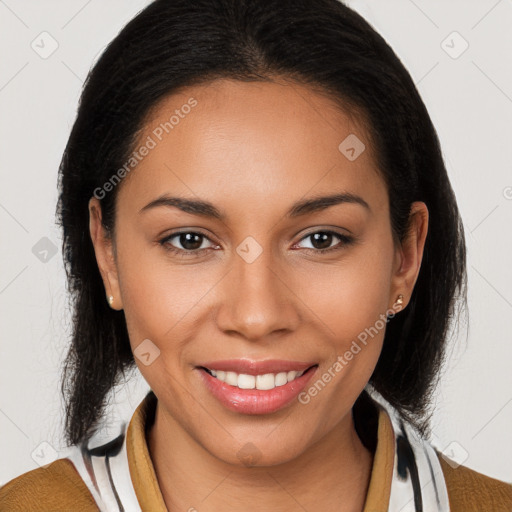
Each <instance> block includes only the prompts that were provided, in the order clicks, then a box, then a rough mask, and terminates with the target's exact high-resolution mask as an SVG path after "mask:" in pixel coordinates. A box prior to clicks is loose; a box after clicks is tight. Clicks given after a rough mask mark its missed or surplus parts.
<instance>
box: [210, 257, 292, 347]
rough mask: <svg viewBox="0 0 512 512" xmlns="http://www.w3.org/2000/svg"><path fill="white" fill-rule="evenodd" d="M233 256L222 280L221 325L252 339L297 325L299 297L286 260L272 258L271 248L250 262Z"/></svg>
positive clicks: (220, 298)
mask: <svg viewBox="0 0 512 512" xmlns="http://www.w3.org/2000/svg"><path fill="white" fill-rule="evenodd" d="M232 259H233V262H232V267H231V270H230V272H229V273H228V275H227V276H226V278H225V279H223V280H222V284H221V286H222V288H221V293H220V295H219V307H218V310H217V317H216V321H217V325H218V328H219V329H220V330H222V331H223V332H225V333H227V334H231V335H234V334H238V335H239V336H240V337H243V338H245V339H247V340H250V341H261V340H263V339H264V338H268V337H269V336H270V335H272V334H277V333H281V334H284V333H286V332H288V333H289V332H293V331H294V330H295V329H297V326H298V324H299V322H300V312H299V310H300V300H298V297H297V296H296V295H295V294H294V293H293V288H294V286H293V282H292V278H291V275H290V271H289V269H286V268H283V267H284V266H285V264H283V263H282V262H281V263H280V264H279V263H278V262H277V260H273V258H272V254H271V251H270V250H269V249H267V250H263V252H262V253H261V254H260V255H259V257H258V258H257V259H256V260H255V261H252V262H250V263H249V262H248V261H246V260H245V259H244V258H243V257H240V256H239V255H238V254H236V253H235V254H234V255H233V258H232Z"/></svg>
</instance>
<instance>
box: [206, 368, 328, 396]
mask: <svg viewBox="0 0 512 512" xmlns="http://www.w3.org/2000/svg"><path fill="white" fill-rule="evenodd" d="M317 367H318V364H314V365H312V366H310V367H308V368H307V369H305V370H301V371H296V370H291V371H283V372H279V373H265V374H259V375H249V374H246V373H237V372H233V371H221V370H213V369H210V368H206V367H204V366H199V368H200V369H201V370H203V371H205V372H206V373H208V374H209V375H211V376H212V377H214V378H216V379H217V380H220V381H221V382H224V383H225V384H228V385H229V386H232V387H237V388H239V389H258V390H270V389H274V388H278V387H280V386H284V385H286V384H288V383H289V382H293V381H294V380H295V379H298V378H299V377H302V375H304V374H306V373H308V372H310V371H311V370H313V369H314V368H317Z"/></svg>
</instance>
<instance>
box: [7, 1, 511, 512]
mask: <svg viewBox="0 0 512 512" xmlns="http://www.w3.org/2000/svg"><path fill="white" fill-rule="evenodd" d="M59 184H60V200H59V205H58V215H59V221H60V223H61V225H62V227H63V231H64V247H63V250H64V256H65V261H66V268H67V272H68V279H69V289H70V292H71V293H72V295H73V299H74V330H73V337H72V344H71V348H70V352H69V354H68V358H67V361H66V368H65V372H64V378H63V391H64V392H65V396H66V397H67V410H66V412H67V425H66V437H67V440H68V442H69V445H70V448H69V451H68V452H67V453H66V454H65V456H62V457H61V458H60V459H58V460H57V461H55V462H53V463H52V464H50V465H48V466H46V467H44V468H40V469H37V470H34V471H31V472H29V473H26V474H24V475H21V476H20V477H18V478H16V479H14V480H13V481H11V482H10V483H8V484H7V485H6V486H4V487H3V488H2V489H1V491H0V508H1V509H2V510H25V511H26V510H98V509H99V510H148V511H163V510H169V511H177V510H188V511H193V510H199V511H217V510H223V511H230V510H235V509H236V510H240V509H241V510H250V511H256V510H258V511H259V510H265V511H284V510H286V511H290V510H308V511H317V510H322V511H328V512H329V511H340V510H342V511H365V512H370V511H371V512H377V511H385V510H392V511H395V510H396V511H398V510H400V511H406V510H415V511H420V510H423V511H434V510H439V511H448V510H451V511H464V512H467V511H470V510H475V511H476V510H478V511H482V510H511V509H512V486H511V485H510V484H508V483H505V482H500V481H498V480H495V479H492V478H489V477H487V476H484V475H481V474H479V473H477V472H475V471H472V470H470V469H468V468H464V467H463V466H460V467H456V464H453V463H452V462H451V461H450V460H449V459H445V458H444V457H443V456H441V454H440V453H439V451H437V450H436V449H435V448H433V447H432V446H431V445H430V444H429V443H428V442H426V441H425V438H426V436H427V435H428V432H429V424H428V407H429V404H430V399H431V394H432V391H433V389H434V386H435V383H436V378H437V377H438V374H439V369H440V365H441V363H442V361H443V356H444V351H445V341H446V334H447V330H448V327H449V321H450V319H451V318H452V316H453V315H454V313H455V312H456V304H457V301H458V300H461V301H462V302H464V300H465V283H466V273H465V272H466V269H465V243H464V235H463V229H462V223H461V220H460V217H459V213H458V209H457V205H456V201H455V197H454V194H453V191H452V188H451V186H450V183H449V180H448V177H447V173H446V169H445V166H444V163H443V160H442V156H441V151H440V145H439V141H438V138H437V135H436V132H435V129H434V127H433V125H432V123H431V120H430V118H429V116H428V113H427V111H426V109H425V106H424V104H423V102H422V100H421V98H420V97H419V95H418V92H417V90H416V88H415V87H414V84H413V82H412V80H411V78H410V76H409V74H408V73H407V71H406V70H405V69H404V67H403V65H402V64H401V63H400V61H399V59H398V58H397V57H396V55H395V54H394V53H393V51H392V50H391V49H390V48H389V46H388V45H387V44H386V43H385V41H384V40H383V39H382V38H381V37H380V36H379V35H378V34H377V33H376V32H375V31H374V30H373V29H372V28H371V27H370V26H369V25H368V23H366V22H365V21H364V20H363V19H362V18H361V17H360V16H359V15H357V14H356V13H355V12H353V11H352V10H350V9H349V8H348V7H346V6H344V5H343V4H341V3H339V2H337V1H335V0H314V1H312V0H308V1H297V0H295V1H293V2H292V1H288V0H287V1H283V0H279V1H278V0H262V1H258V2H250V1H248V0H208V1H198V2H186V1H169V0H166V1H164V0H157V1H155V2H154V3H152V4H151V5H149V6H148V7H147V8H146V9H144V10H143V11H142V12H141V13H139V14H138V15H137V16H136V17H135V18H134V19H133V20H132V21H131V22H130V23H129V24H128V25H127V26H126V27H125V28H124V29H123V30H122V32H121V33H120V34H119V35H118V36H117V37H116V38H115V39H114V41H113V42H112V43H111V44H110V45H109V47H108V48H107V50H106V51H105V53H104V54H103V55H102V57H101V59H100V60H99V62H98V63H97V65H96V66H95V67H94V69H93V70H92V71H91V73H90V75H89V77H88V79H87V82H86V84H85V88H84V91H83V94H82V98H81V101H80V107H79V112H78V116H77V119H76V121H75V124H74V127H73V130H72V133H71V135H70V138H69V141H68V145H67V147H66V150H65V154H64V157H63V160H62V164H61V169H60V183H59ZM105 297H106V300H105ZM134 365H137V367H138V368H139V370H140V372H141V373H142V375H143V377H144V379H145V380H146V381H147V382H148V384H149V386H150V388H151V391H150V393H149V394H148V395H147V396H146V398H145V399H144V400H143V401H142V403H141V404H140V405H139V407H138V408H137V410H136V411H135V413H134V415H133V417H132V418H131V420H130V422H129V424H128V425H123V427H122V430H121V431H120V432H119V435H118V436H117V437H115V438H113V439H103V438H101V435H100V434H99V425H100V420H101V419H102V416H103V412H104V406H105V403H106V399H107V396H108V393H109V391H110V390H111V389H112V387H113V386H114V385H115V384H116V383H117V382H118V381H119V379H120V377H121V376H122V375H123V374H124V373H125V372H126V371H127V370H129V369H131V368H133V367H134Z"/></svg>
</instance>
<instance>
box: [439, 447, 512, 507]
mask: <svg viewBox="0 0 512 512" xmlns="http://www.w3.org/2000/svg"><path fill="white" fill-rule="evenodd" d="M436 453H437V456H438V458H439V462H440V463H441V468H442V470H443V474H444V478H445V481H446V487H447V489H448V498H449V500H450V507H451V511H452V512H481V511H483V510H492V511H496V512H511V511H512V483H509V482H503V481H501V480H497V479H495V478H491V477H490V476H486V475H483V474H482V473H478V472H477V471H474V470H473V469H469V468H467V467H465V466H457V465H455V464H450V463H449V462H448V461H447V460H446V459H445V458H444V457H443V456H442V454H441V453H439V452H437V451H436Z"/></svg>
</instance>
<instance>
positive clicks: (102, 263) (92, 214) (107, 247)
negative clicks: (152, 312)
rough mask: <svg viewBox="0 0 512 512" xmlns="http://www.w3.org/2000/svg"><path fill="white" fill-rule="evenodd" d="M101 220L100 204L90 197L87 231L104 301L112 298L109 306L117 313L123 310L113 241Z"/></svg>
mask: <svg viewBox="0 0 512 512" xmlns="http://www.w3.org/2000/svg"><path fill="white" fill-rule="evenodd" d="M101 219H102V215H101V204H100V202H99V200H98V199H97V198H96V197H91V199H90V200H89V231H90V235H91V240H92V244H93V246H94V252H95V254H96V262H97V263H98V268H99V271H100V274H101V277H102V279H103V286H104V287H105V294H106V300H108V297H109V296H112V297H113V298H114V300H113V302H112V304H110V306H111V307H112V309H116V310H118V311H119V310H121V309H123V301H122V298H121V293H120V287H119V279H118V273H117V264H116V261H115V256H114V249H113V241H112V238H111V237H110V236H109V234H108V232H107V230H106V229H105V227H104V226H103V224H102V222H101Z"/></svg>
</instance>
